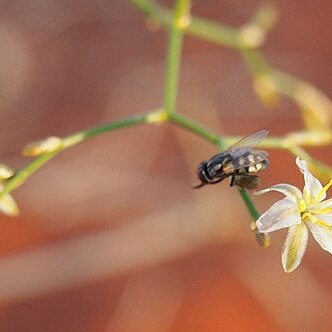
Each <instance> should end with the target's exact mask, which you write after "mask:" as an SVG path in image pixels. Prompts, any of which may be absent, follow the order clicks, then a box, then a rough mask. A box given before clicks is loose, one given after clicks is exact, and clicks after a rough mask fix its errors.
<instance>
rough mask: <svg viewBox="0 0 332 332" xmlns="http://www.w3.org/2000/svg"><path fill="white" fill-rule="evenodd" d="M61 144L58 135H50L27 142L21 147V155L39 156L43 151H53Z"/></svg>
mask: <svg viewBox="0 0 332 332" xmlns="http://www.w3.org/2000/svg"><path fill="white" fill-rule="evenodd" d="M61 146H62V140H61V138H60V137H56V136H51V137H48V138H46V139H44V140H41V141H36V142H32V143H30V144H28V145H27V146H26V147H25V148H24V149H23V152H22V153H23V155H24V156H28V157H35V156H39V155H41V154H44V153H48V152H53V151H56V150H57V149H59V148H60V147H61Z"/></svg>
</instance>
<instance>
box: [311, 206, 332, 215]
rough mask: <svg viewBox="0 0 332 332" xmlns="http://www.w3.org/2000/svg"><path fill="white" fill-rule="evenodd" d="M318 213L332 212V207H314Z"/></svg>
mask: <svg viewBox="0 0 332 332" xmlns="http://www.w3.org/2000/svg"><path fill="white" fill-rule="evenodd" d="M313 212H315V213H316V214H326V213H331V212H332V208H330V207H326V208H324V209H320V210H316V209H314V211H313Z"/></svg>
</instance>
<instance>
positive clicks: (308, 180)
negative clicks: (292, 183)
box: [296, 157, 326, 201]
mask: <svg viewBox="0 0 332 332" xmlns="http://www.w3.org/2000/svg"><path fill="white" fill-rule="evenodd" d="M296 165H297V166H298V167H299V169H300V171H301V172H302V173H303V175H304V189H303V192H304V194H306V193H308V194H309V195H310V201H314V200H315V198H316V197H317V196H318V194H319V193H320V192H321V190H322V189H323V186H322V184H321V183H320V182H319V180H318V179H317V178H315V177H314V176H313V175H312V174H311V173H310V171H309V169H308V163H307V162H306V161H305V160H301V159H300V158H299V157H297V158H296ZM325 197H326V194H325V192H324V193H322V195H321V196H320V200H319V201H322V200H323V199H324V198H325Z"/></svg>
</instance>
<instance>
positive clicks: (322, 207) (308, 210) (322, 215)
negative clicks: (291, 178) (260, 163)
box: [256, 158, 332, 272]
mask: <svg viewBox="0 0 332 332" xmlns="http://www.w3.org/2000/svg"><path fill="white" fill-rule="evenodd" d="M296 164H297V166H298V167H299V169H300V171H301V172H302V173H303V175H304V188H303V192H301V190H299V189H298V188H297V187H295V186H292V185H290V184H277V185H275V186H272V187H270V188H267V189H264V190H261V191H259V192H257V193H256V194H263V193H266V192H268V191H278V192H280V193H282V194H284V195H285V196H286V197H285V198H283V199H282V200H280V201H278V202H276V203H274V204H273V205H272V206H271V207H270V208H269V209H268V210H267V211H266V212H265V213H263V214H262V215H261V216H260V218H258V220H257V221H256V224H257V228H258V229H259V231H260V232H266V233H269V232H272V231H276V230H278V229H282V228H286V227H289V230H288V233H287V237H286V241H285V243H284V246H283V249H282V256H281V260H282V265H283V268H284V270H285V272H292V271H294V270H295V269H296V268H297V267H298V266H299V264H300V263H301V261H302V258H303V255H304V253H305V251H306V248H307V244H308V233H309V232H308V230H309V231H310V232H311V234H312V235H313V237H314V238H315V240H316V241H317V242H318V243H319V245H320V246H321V247H322V249H324V250H326V251H328V252H329V253H331V254H332V199H328V200H326V201H324V199H325V198H326V191H327V190H328V189H329V188H330V187H331V186H332V180H331V181H330V182H329V183H328V184H327V185H326V186H325V187H323V186H322V184H321V183H320V182H319V180H318V179H316V178H315V177H314V176H313V175H312V174H311V173H310V172H309V170H308V165H307V162H306V161H304V160H300V158H296Z"/></svg>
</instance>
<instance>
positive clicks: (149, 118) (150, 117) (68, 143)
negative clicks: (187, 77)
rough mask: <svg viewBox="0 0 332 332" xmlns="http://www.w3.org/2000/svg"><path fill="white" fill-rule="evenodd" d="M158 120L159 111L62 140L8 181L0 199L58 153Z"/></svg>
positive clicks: (159, 116) (112, 123)
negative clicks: (86, 141) (59, 144)
mask: <svg viewBox="0 0 332 332" xmlns="http://www.w3.org/2000/svg"><path fill="white" fill-rule="evenodd" d="M158 119H162V112H161V111H160V110H159V109H158V110H156V111H153V112H149V113H145V114H142V115H136V116H133V117H130V118H125V119H121V120H117V121H114V122H111V123H108V124H105V125H102V126H98V127H95V128H92V129H88V130H85V131H82V132H79V133H77V134H74V135H70V136H67V137H65V138H63V139H62V145H61V146H60V147H59V148H58V149H56V150H55V151H51V152H47V153H43V154H42V155H40V156H38V157H36V158H35V159H34V160H33V161H31V162H30V163H29V164H28V165H26V166H25V167H24V168H22V169H21V170H19V171H18V172H17V173H16V174H15V175H14V176H13V177H12V178H11V179H9V180H8V181H7V182H6V184H5V186H4V188H3V190H2V191H1V193H0V199H1V198H2V197H3V196H4V195H6V194H8V193H10V192H11V191H13V190H14V189H16V188H17V187H19V186H20V185H22V184H23V183H24V182H25V181H26V180H27V179H28V178H29V177H30V176H31V175H32V174H33V173H35V172H36V171H37V170H38V169H39V168H40V167H42V166H43V165H44V164H46V163H47V162H48V161H49V160H50V159H52V158H53V157H54V156H55V155H57V154H58V153H59V152H61V151H63V150H65V149H67V148H69V147H72V146H74V145H76V144H78V143H81V142H83V141H84V140H86V139H89V138H92V137H94V136H97V135H100V134H103V133H106V132H110V131H114V130H117V129H122V128H126V127H130V126H133V125H137V124H142V123H152V122H157V120H158Z"/></svg>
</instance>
